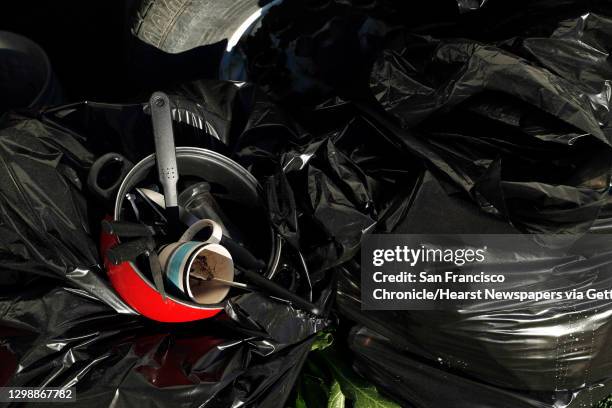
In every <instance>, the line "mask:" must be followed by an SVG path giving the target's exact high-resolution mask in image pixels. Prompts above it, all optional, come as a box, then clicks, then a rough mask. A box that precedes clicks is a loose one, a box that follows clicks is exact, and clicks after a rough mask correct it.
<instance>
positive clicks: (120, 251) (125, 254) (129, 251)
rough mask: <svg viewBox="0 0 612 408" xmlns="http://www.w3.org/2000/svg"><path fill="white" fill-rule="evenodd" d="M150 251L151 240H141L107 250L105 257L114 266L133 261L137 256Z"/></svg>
mask: <svg viewBox="0 0 612 408" xmlns="http://www.w3.org/2000/svg"><path fill="white" fill-rule="evenodd" d="M151 250H152V246H151V239H150V238H141V239H137V240H135V241H129V242H125V243H121V244H119V245H117V246H115V247H113V248H111V249H109V250H108V252H107V253H106V256H107V257H108V260H109V261H110V262H112V263H113V264H114V265H119V264H121V263H123V262H129V261H134V260H135V259H136V258H137V257H138V256H139V255H142V254H144V253H147V252H150V251H151Z"/></svg>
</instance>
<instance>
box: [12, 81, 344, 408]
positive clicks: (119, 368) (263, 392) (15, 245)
mask: <svg viewBox="0 0 612 408" xmlns="http://www.w3.org/2000/svg"><path fill="white" fill-rule="evenodd" d="M198 89H205V90H206V95H207V96H206V97H205V98H204V97H203V96H202V95H200V97H199V99H198V101H199V102H206V107H207V108H206V109H204V108H202V106H201V105H198V103H197V102H194V101H190V100H189V98H186V97H185V96H176V95H175V96H174V97H173V98H172V99H173V102H174V107H175V109H174V111H173V114H174V115H173V116H174V120H175V131H176V136H177V143H178V144H179V145H181V144H189V145H199V146H205V147H211V146H214V147H217V148H219V149H225V150H226V151H229V147H228V146H227V145H226V144H225V143H226V142H228V141H229V140H230V139H231V137H230V135H231V134H234V133H236V134H238V135H239V134H240V133H241V130H240V129H239V128H237V129H233V130H230V129H229V125H228V124H229V121H230V120H232V115H237V116H240V115H242V114H244V115H245V117H244V118H245V119H244V120H245V121H247V120H248V121H251V122H261V123H264V122H265V117H263V116H261V112H259V111H257V110H254V109H251V108H250V106H251V105H248V104H245V105H241V103H240V95H238V94H239V93H236V94H233V93H232V89H238V90H239V89H240V87H239V86H237V85H235V84H229V83H226V84H224V83H209V84H204V85H202V84H200V86H199V87H198ZM244 92H249V89H244ZM185 94H187V93H185ZM214 95H221V96H222V97H221V98H220V99H214ZM250 101H251V102H252V101H253V100H252V99H251V100H250ZM262 103H263V102H262ZM146 111H147V107H146V105H144V104H134V105H111V104H96V103H80V104H74V105H69V106H64V107H59V108H54V109H52V110H49V111H47V112H46V113H44V114H43V115H42V116H41V117H40V118H26V117H22V116H16V115H12V116H9V115H5V116H3V117H2V122H1V125H0V160H1V163H2V166H3V171H2V174H3V176H2V177H0V192H1V194H0V209H1V211H2V214H3V215H2V225H1V228H2V239H1V242H2V244H1V247H0V251H1V254H2V255H1V263H0V265H1V267H0V270H1V272H2V274H1V277H0V339H1V340H0V356H1V357H2V362H3V363H2V364H1V365H0V381H1V382H2V385H5V384H9V385H11V386H45V387H68V386H74V387H76V393H77V401H78V403H79V404H83V405H85V404H87V405H90V406H100V407H104V406H114V405H116V404H119V405H121V406H131V405H134V406H170V405H172V406H194V405H198V406H214V407H230V406H238V405H242V404H244V405H253V404H255V405H257V406H262V407H265V406H268V407H277V406H279V404H280V405H282V404H283V402H284V401H285V400H286V398H287V397H288V395H289V393H290V392H291V389H292V386H293V383H294V381H295V379H296V376H297V374H298V373H299V370H300V368H301V365H302V363H303V360H304V358H305V357H306V355H307V353H308V351H309V349H310V343H311V341H312V340H313V338H314V337H313V335H314V334H315V333H316V332H318V331H320V330H322V329H323V328H325V327H327V326H328V324H329V321H328V320H327V319H326V318H315V317H313V316H310V315H308V314H307V313H304V312H302V311H300V310H297V309H294V308H293V307H291V306H290V305H287V304H286V303H283V302H279V301H276V300H272V299H270V298H269V297H265V296H263V295H260V294H256V293H250V294H244V295H238V296H236V297H233V298H232V299H230V300H229V301H228V303H227V306H226V313H225V314H222V315H220V316H218V317H216V318H214V319H209V320H204V321H200V322H194V323H189V324H174V325H171V324H159V323H155V322H153V321H150V320H148V319H145V318H143V317H140V316H138V315H136V314H135V312H134V311H133V310H132V309H131V308H130V307H129V306H128V305H126V304H125V303H124V302H123V301H122V300H121V299H120V298H119V297H118V296H117V295H116V294H115V292H114V290H113V289H112V287H111V286H110V283H109V281H108V280H107V278H106V276H105V272H104V271H103V269H102V268H101V266H100V259H99V254H98V248H97V247H98V243H97V240H98V230H99V222H100V220H101V219H102V217H103V216H104V214H105V213H106V212H107V209H106V208H104V206H103V205H101V204H102V203H100V202H99V201H96V200H93V199H92V197H91V195H90V193H89V192H88V191H87V188H86V186H85V185H84V182H83V180H86V174H87V170H88V169H89V167H90V166H91V164H92V162H93V160H94V159H95V158H96V157H97V156H99V155H101V154H102V153H105V152H108V151H117V152H122V153H125V154H126V155H128V156H129V157H130V159H134V160H138V159H140V158H142V157H143V156H144V155H147V154H149V153H150V152H151V151H152V143H151V144H150V143H148V142H147V141H146V140H148V139H152V137H150V135H151V124H150V117H149V116H148V115H147V113H146ZM258 115H259V116H258ZM239 124H240V121H239V120H238V118H234V120H232V125H236V126H238V125H239ZM296 249H297V248H296ZM285 262H286V263H287V264H288V265H289V266H288V267H291V264H292V263H291V260H290V258H289V259H288V260H286V261H285ZM332 283H333V281H332V280H331V279H327V280H326V281H325V282H322V283H320V284H319V285H318V288H317V290H316V292H313V291H312V288H310V289H308V288H307V289H308V290H306V292H307V293H308V291H310V292H309V296H310V297H312V298H313V299H314V300H315V301H316V302H319V304H320V305H326V304H328V303H329V299H330V297H331V294H332V292H331V288H332V286H331V285H332Z"/></svg>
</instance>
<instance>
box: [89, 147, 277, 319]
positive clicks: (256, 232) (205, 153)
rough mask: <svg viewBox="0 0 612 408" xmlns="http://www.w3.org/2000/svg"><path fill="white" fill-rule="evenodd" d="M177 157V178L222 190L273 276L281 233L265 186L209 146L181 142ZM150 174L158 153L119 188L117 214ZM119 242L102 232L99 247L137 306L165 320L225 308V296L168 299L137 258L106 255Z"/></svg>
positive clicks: (113, 277) (120, 288) (118, 285)
mask: <svg viewBox="0 0 612 408" xmlns="http://www.w3.org/2000/svg"><path fill="white" fill-rule="evenodd" d="M176 158H177V166H178V170H179V174H180V179H179V180H181V181H184V182H189V181H192V182H198V181H206V182H208V183H209V184H210V185H211V186H213V189H217V190H218V193H219V195H218V197H220V199H219V202H220V204H221V205H222V206H224V210H225V211H226V213H227V215H228V217H230V218H232V222H233V223H235V224H236V225H237V226H238V228H240V229H241V230H242V232H243V233H244V237H245V243H246V244H247V246H249V244H250V248H249V249H251V251H252V252H253V253H254V254H255V255H256V256H257V257H259V258H260V259H267V265H268V267H267V270H266V275H267V276H268V277H272V276H273V275H274V273H275V271H276V269H277V268H278V265H279V259H280V253H281V239H280V237H279V236H278V235H277V234H276V233H275V232H274V230H273V229H272V226H271V224H270V223H269V221H268V214H267V211H266V210H265V206H264V202H263V200H262V189H261V187H260V185H259V183H258V182H257V180H256V179H255V178H254V177H253V175H252V174H251V173H249V172H248V171H247V170H246V169H245V168H244V167H242V166H240V165H239V164H238V163H236V162H235V161H233V160H231V159H229V158H227V157H225V156H223V155H221V154H219V153H216V152H213V151H211V150H206V149H201V148H196V147H179V148H177V149H176ZM148 180H151V181H152V182H154V181H155V180H156V166H155V155H150V156H148V157H146V158H144V159H143V160H141V161H140V162H139V163H138V164H136V165H135V166H134V168H132V170H130V172H129V173H128V174H127V176H126V177H125V179H124V180H123V182H122V184H121V186H120V188H119V190H118V192H117V198H116V201H115V208H114V215H113V218H114V220H117V221H123V220H125V217H126V216H127V211H126V208H127V204H126V203H127V199H126V198H125V197H126V194H127V193H128V192H130V191H132V190H133V189H134V188H136V187H139V186H142V184H143V183H147V181H148ZM179 187H180V186H179ZM117 243H119V238H118V237H117V236H114V235H111V234H108V233H105V232H103V233H102V237H101V251H102V254H104V258H105V259H104V262H105V266H106V270H107V273H108V276H109V278H110V281H111V283H112V285H113V287H114V288H115V290H116V291H117V293H118V294H119V295H120V296H121V297H122V298H123V300H124V301H125V302H126V303H128V304H129V305H130V306H131V307H132V308H133V309H135V310H136V311H137V312H139V313H141V314H142V315H144V316H146V317H148V318H150V319H153V320H157V321H161V322H187V321H193V320H200V319H206V318H209V317H212V316H214V315H216V314H218V313H219V312H221V311H222V310H223V309H224V302H222V303H219V304H214V305H200V304H197V303H194V302H191V301H189V300H185V299H182V298H179V297H177V296H175V295H173V294H172V293H168V294H167V296H166V299H165V301H164V299H162V296H161V295H160V293H159V292H157V290H156V289H155V285H154V284H153V282H152V281H151V280H150V278H149V277H148V276H147V273H146V272H145V271H144V270H143V269H141V268H142V266H141V265H139V264H138V263H137V262H124V263H122V264H119V265H113V264H112V263H111V262H109V261H108V259H107V258H106V255H105V254H106V252H107V251H108V249H109V248H111V247H112V246H114V245H116V244H117Z"/></svg>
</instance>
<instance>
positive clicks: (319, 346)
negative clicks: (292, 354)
mask: <svg viewBox="0 0 612 408" xmlns="http://www.w3.org/2000/svg"><path fill="white" fill-rule="evenodd" d="M333 342H334V336H333V335H332V334H331V333H325V332H319V333H317V338H316V339H315V341H314V342H313V343H312V346H311V347H310V351H315V350H325V349H326V348H328V347H329V346H331V345H332V343H333Z"/></svg>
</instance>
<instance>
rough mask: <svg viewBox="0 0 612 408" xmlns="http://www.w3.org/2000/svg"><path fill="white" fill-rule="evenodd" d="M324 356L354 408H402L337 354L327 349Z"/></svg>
mask: <svg viewBox="0 0 612 408" xmlns="http://www.w3.org/2000/svg"><path fill="white" fill-rule="evenodd" d="M322 354H323V355H324V357H325V359H326V360H327V361H328V363H329V365H330V368H331V370H332V372H333V376H334V378H335V379H336V381H337V382H338V383H339V384H340V387H341V388H342V392H343V393H344V395H345V396H346V398H347V399H349V400H351V401H353V402H354V404H353V407H354V408H401V407H400V406H399V405H398V404H396V403H395V402H393V401H391V400H389V399H387V398H385V397H383V396H382V395H380V393H379V392H378V390H377V389H376V387H375V386H373V385H371V384H370V383H368V382H367V381H365V380H364V379H362V378H361V377H359V376H358V375H357V374H356V373H355V372H354V371H353V369H352V367H351V366H350V365H348V364H346V363H345V361H344V360H343V359H342V357H339V356H338V353H337V352H334V350H331V349H327V350H325V351H324V352H323V353H322Z"/></svg>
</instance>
